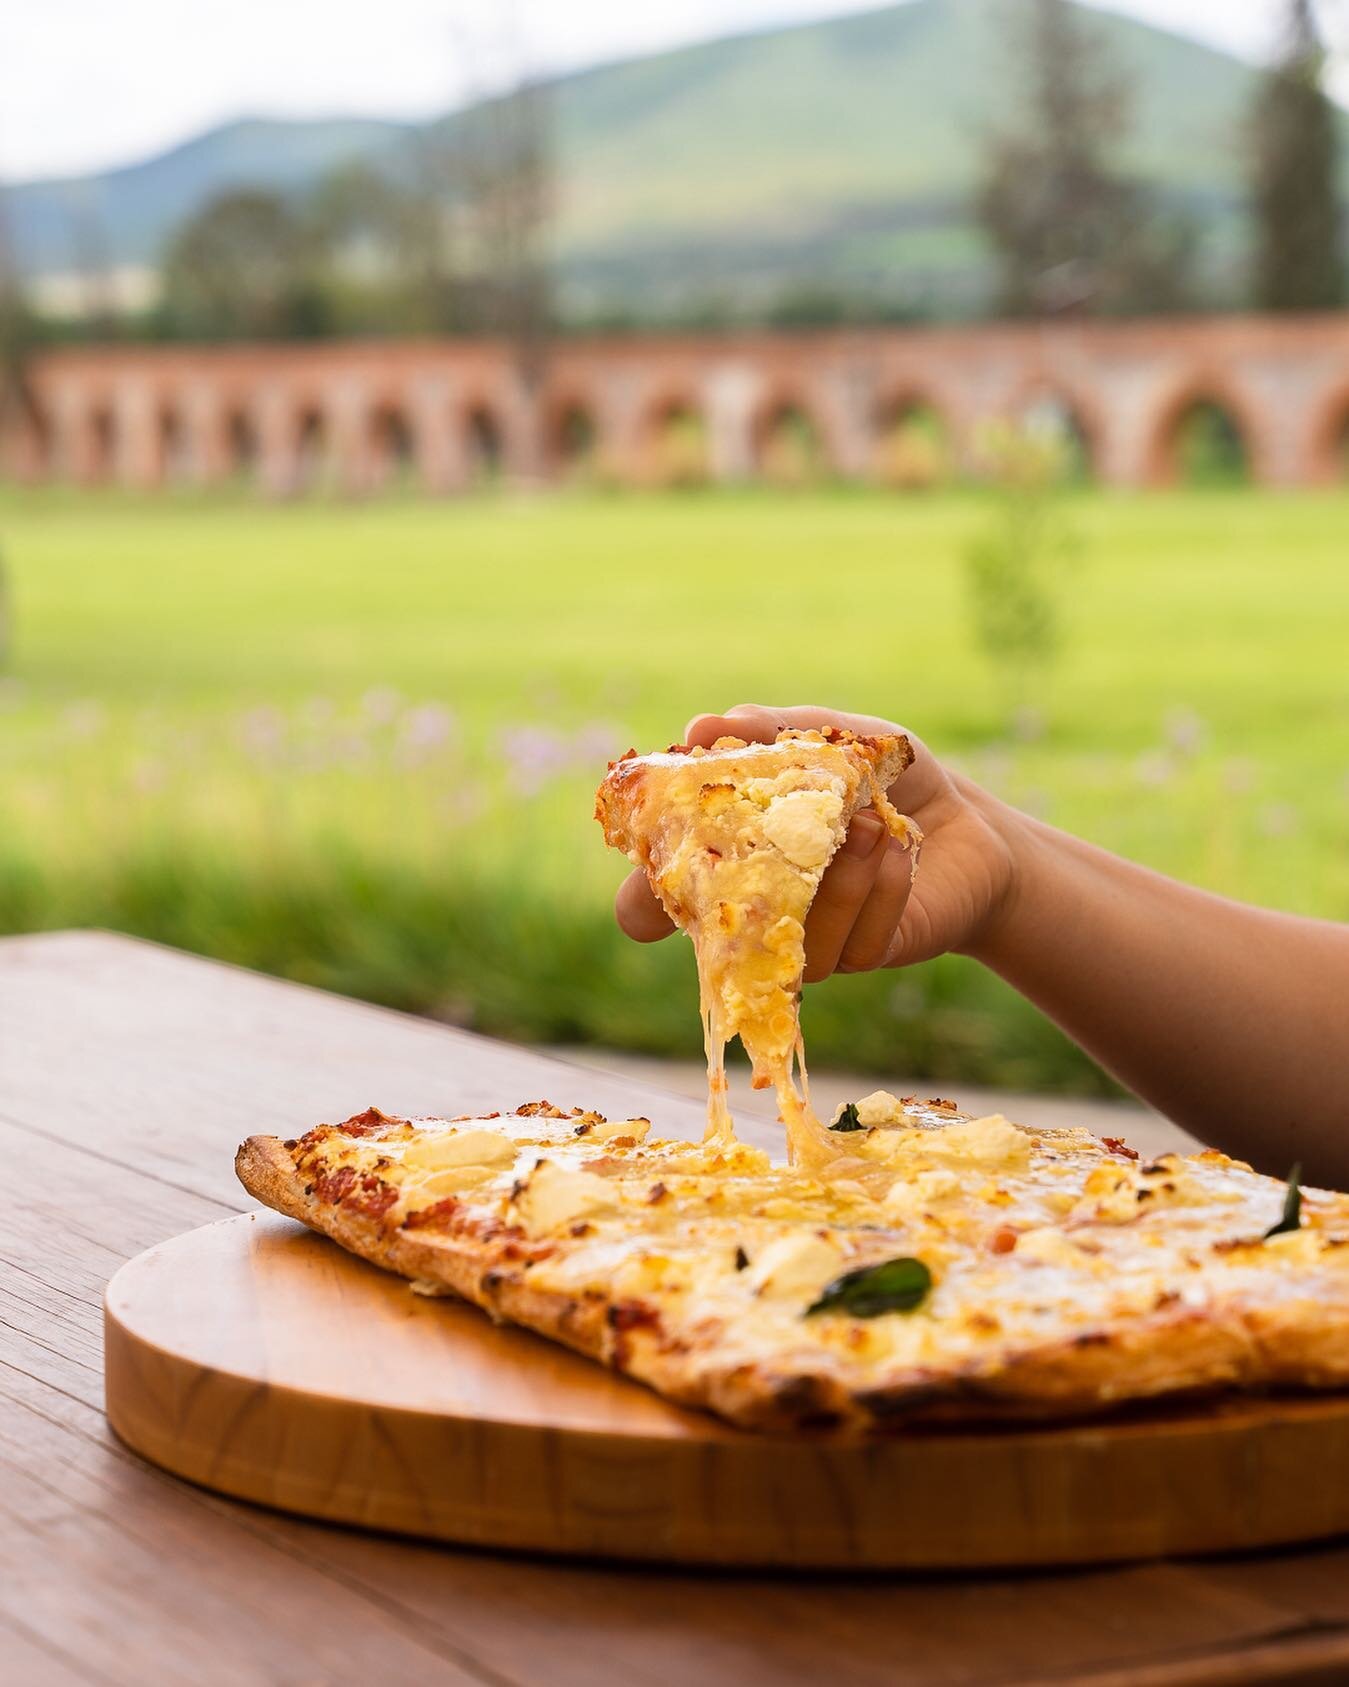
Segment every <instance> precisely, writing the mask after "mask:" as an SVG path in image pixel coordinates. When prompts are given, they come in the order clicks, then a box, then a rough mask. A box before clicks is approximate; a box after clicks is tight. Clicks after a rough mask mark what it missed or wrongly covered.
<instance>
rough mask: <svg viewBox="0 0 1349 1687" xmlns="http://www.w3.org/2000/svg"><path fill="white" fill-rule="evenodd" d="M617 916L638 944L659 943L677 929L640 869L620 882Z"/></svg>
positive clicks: (615, 901)
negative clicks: (660, 939)
mask: <svg viewBox="0 0 1349 1687" xmlns="http://www.w3.org/2000/svg"><path fill="white" fill-rule="evenodd" d="M614 916H615V918H616V919H617V920H618V924H619V927H620V929H621V930H622V931H624V932H626V933H627V935H628V936H629V937H631V938H635V939H636V941H637V942H638V943H655V942H656V941H657V940H658V939H659V938H662V937H668V936H669V935H670V933H671V932H672V931H673V930H674V926H673V925H672V924H671V921H670V916H669V915H668V914H667V913H666V912H665V910H664V908H662V907H661V905H660V902H659V901H658V900H657V898H656V893H655V891H653V890H652V888H651V886H650V884H649V883H648V881H647V876H646V874H645V873H644V872H642V871H641V869H640V868H639V869H638V870H637V871H636V872H633V873H629V874H628V876H627V878H626V879H624V881H623V883H622V884H621V885H619V887H618V895H617V896H616V897H615V898H614Z"/></svg>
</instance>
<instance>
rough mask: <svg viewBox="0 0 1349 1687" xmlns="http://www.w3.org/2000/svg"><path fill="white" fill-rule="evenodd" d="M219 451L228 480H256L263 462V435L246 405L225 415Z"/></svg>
mask: <svg viewBox="0 0 1349 1687" xmlns="http://www.w3.org/2000/svg"><path fill="white" fill-rule="evenodd" d="M221 431H222V436H223V437H222V441H221V448H222V453H223V466H224V472H225V476H226V478H227V479H231V480H240V481H244V482H249V481H252V480H255V479H256V478H257V475H258V470H259V468H260V467H261V463H262V435H261V432H260V430H259V428H258V424H257V422H256V420H255V419H254V416H253V413H252V411H251V410H250V409H249V408H248V407H247V405H242V404H236V405H232V406H231V407H230V409H228V410H227V411H226V412H225V418H224V425H223V428H222V430H221Z"/></svg>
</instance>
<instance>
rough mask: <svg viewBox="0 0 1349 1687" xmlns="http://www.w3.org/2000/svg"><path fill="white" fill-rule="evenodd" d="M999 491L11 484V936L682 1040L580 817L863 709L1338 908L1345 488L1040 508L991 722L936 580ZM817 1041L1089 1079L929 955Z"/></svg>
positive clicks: (3, 858) (1098, 495) (1082, 808)
mask: <svg viewBox="0 0 1349 1687" xmlns="http://www.w3.org/2000/svg"><path fill="white" fill-rule="evenodd" d="M992 496H993V495H992V494H990V493H988V492H981V491H978V490H968V491H948V492H941V493H934V494H932V495H930V496H921V497H913V496H910V497H907V498H905V497H896V496H894V495H892V494H887V493H884V492H878V491H874V490H864V489H860V488H837V489H827V488H826V489H815V490H804V489H803V490H800V491H797V492H782V491H769V490H762V489H744V490H738V491H706V492H702V493H697V494H684V495H674V494H667V495H658V494H652V493H632V494H628V493H607V494H606V493H599V492H579V491H578V492H573V493H569V494H568V493H558V494H553V495H547V496H536V497H520V496H508V495H501V496H496V497H490V496H489V497H478V498H469V499H463V500H460V501H458V502H455V503H445V502H434V501H430V500H414V499H411V498H408V499H399V498H396V497H393V498H386V499H384V500H382V501H379V502H372V503H366V504H359V505H357V504H349V503H339V502H325V501H321V500H315V501H308V502H297V503H292V504H287V505H282V506H270V507H269V506H265V505H259V504H257V503H255V502H253V501H250V500H249V499H247V498H246V497H244V496H242V495H240V496H230V495H224V494H212V495H209V496H208V495H205V494H196V495H194V494H190V493H179V494H177V495H173V496H164V495H160V496H155V497H132V496H129V495H126V494H121V493H117V492H112V491H106V492H102V493H92V492H74V491H70V490H60V489H55V488H43V489H29V490H18V489H10V490H8V491H6V492H4V493H3V495H0V531H2V532H3V534H4V536H5V563H6V572H7V576H8V608H7V619H8V623H9V637H10V642H11V658H10V661H9V663H8V665H7V667H6V669H5V671H4V674H3V677H0V928H3V929H5V930H8V931H22V930H35V929H41V928H47V927H60V926H78V925H100V926H111V927H115V928H117V929H121V930H124V931H128V932H133V933H139V934H142V935H145V936H147V937H151V938H156V939H159V940H161V941H164V942H168V943H173V944H177V945H180V946H182V947H184V948H187V949H192V950H197V951H199V952H202V953H206V954H211V955H216V956H219V957H222V958H224V959H227V960H232V961H237V962H240V963H243V964H245V965H249V966H256V967H261V968H265V969H267V970H269V971H273V972H277V973H281V974H284V975H286V976H289V977H292V978H298V979H301V980H304V981H307V982H310V983H313V984H317V985H321V986H324V987H326V988H331V989H336V990H342V991H348V992H351V993H353V994H356V995H359V996H364V997H367V998H369V999H371V1000H374V1001H379V1002H384V1003H388V1004H391V1005H393V1006H396V1007H400V1008H406V1009H411V1010H414V1011H417V1012H422V1013H428V1014H432V1015H436V1016H439V1017H443V1018H445V1019H448V1020H451V1021H453V1022H455V1023H460V1024H466V1025H470V1026H473V1027H475V1028H477V1029H479V1030H483V1031H488V1032H492V1033H495V1034H498V1035H503V1036H508V1037H520V1038H527V1039H547V1040H553V1041H562V1042H582V1041H594V1042H599V1043H605V1044H608V1045H610V1046H613V1047H618V1048H630V1049H639V1050H644V1051H649V1052H660V1053H670V1054H676V1053H677V1054H692V1053H694V1052H695V1051H696V1049H697V1019H696V1015H695V1013H694V985H693V979H692V966H691V957H690V954H689V952H688V946H687V945H686V944H684V943H683V942H682V941H681V942H680V943H677V944H676V943H669V944H664V945H660V946H658V947H657V948H655V949H642V948H638V947H636V946H634V945H632V944H630V943H628V942H627V941H626V940H624V939H623V938H621V937H620V935H619V934H618V932H617V931H616V929H615V928H614V926H613V923H612V920H611V916H610V913H609V902H610V897H611V895H612V891H613V889H614V887H615V885H616V883H617V881H618V879H619V877H620V876H621V874H622V872H623V870H624V864H623V863H622V862H621V861H620V860H619V859H618V858H617V857H615V856H612V855H610V854H609V852H607V851H606V850H605V848H604V845H603V842H602V839H601V837H600V834H599V831H598V828H597V827H596V826H595V824H594V822H593V820H592V818H591V805H592V797H593V789H594V786H595V784H596V782H597V780H598V778H599V776H600V775H601V773H602V771H603V768H604V765H605V762H606V760H607V759H608V758H609V757H611V756H614V755H617V754H619V753H620V752H621V751H623V750H625V749H626V748H627V747H628V746H629V745H630V744H632V745H637V746H640V747H643V748H649V747H652V746H656V745H663V744H665V743H666V742H668V741H670V740H671V739H672V738H675V737H677V736H678V735H679V733H680V731H681V728H682V725H683V723H684V721H685V719H686V718H687V716H688V715H690V714H692V713H693V712H695V711H697V710H700V709H704V708H714V707H715V708H720V707H724V706H727V705H729V704H731V703H734V702H738V701H746V700H762V701H779V702H796V701H821V702H826V703H829V704H833V705H836V706H838V707H840V708H850V709H858V710H865V711H868V712H874V713H879V714H881V715H888V716H891V717H893V718H894V719H896V720H899V721H901V722H903V723H904V724H905V725H907V726H909V727H910V728H912V729H913V730H915V731H916V732H918V733H919V734H920V735H922V736H923V737H925V738H926V739H927V740H928V741H929V742H930V743H931V744H932V745H933V746H934V747H935V748H936V749H938V751H939V752H940V753H942V754H944V755H945V756H947V757H948V758H949V759H950V760H951V761H953V762H954V763H956V764H957V765H959V766H960V767H962V768H964V769H965V770H966V771H968V772H969V773H970V774H971V775H973V776H974V777H975V778H977V779H979V780H981V781H982V782H983V783H985V784H987V785H988V786H990V787H991V788H992V789H994V790H995V791H997V792H999V793H1000V794H1002V795H1003V796H1005V797H1006V798H1008V799H1009V800H1011V801H1013V802H1016V803H1018V804H1020V805H1022V806H1025V807H1027V808H1029V809H1031V810H1033V811H1034V812H1036V813H1038V814H1041V815H1043V816H1045V817H1047V818H1048V819H1050V820H1052V821H1054V822H1055V823H1059V824H1062V825H1064V826H1066V827H1069V828H1071V829H1073V830H1074V831H1077V832H1080V833H1082V834H1084V835H1086V836H1088V837H1091V838H1094V839H1095V840H1096V841H1098V842H1100V843H1102V844H1105V845H1107V846H1108V847H1110V848H1113V849H1118V850H1121V851H1123V852H1125V853H1126V854H1128V855H1130V856H1132V857H1134V858H1135V859H1138V860H1141V861H1145V862H1148V863H1150V864H1152V865H1153V866H1156V867H1158V868H1160V869H1162V870H1164V871H1167V872H1171V873H1175V874H1179V875H1181V876H1184V877H1186V878H1189V879H1192V880H1195V881H1198V882H1202V883H1204V884H1206V885H1208V886H1210V887H1212V888H1214V889H1217V890H1220V891H1225V892H1229V893H1231V894H1233V895H1237V896H1241V897H1246V898H1251V899H1256V900H1260V901H1263V902H1267V903H1269V904H1271V905H1274V906H1278V907H1284V908H1289V909H1297V910H1303V911H1308V912H1317V913H1321V914H1326V915H1330V916H1332V917H1339V918H1349V711H1346V709H1345V706H1344V641H1343V630H1344V628H1345V626H1346V625H1349V570H1346V567H1345V562H1346V544H1345V535H1346V533H1347V532H1349V494H1346V493H1326V494H1324V495H1319V496H1311V495H1305V494H1304V495H1300V496H1297V497H1291V496H1281V495H1278V494H1274V493H1267V492H1257V491H1255V490H1252V489H1250V488H1233V489H1228V490H1221V489H1218V490H1203V491H1188V492H1173V493H1169V494H1155V495H1150V496H1146V497H1129V496H1125V495H1112V494H1107V493H1103V492H1099V491H1082V492H1079V493H1074V494H1070V495H1065V497H1064V498H1063V500H1062V507H1061V511H1060V515H1061V519H1062V520H1063V522H1064V523H1065V524H1066V526H1067V527H1068V528H1069V529H1071V531H1072V534H1073V536H1074V543H1075V550H1076V553H1077V554H1076V560H1075V561H1074V562H1073V564H1072V566H1071V568H1070V569H1069V571H1068V572H1067V573H1066V574H1065V579H1064V585H1063V588H1062V595H1063V602H1062V605H1061V617H1062V623H1063V632H1062V655H1061V660H1060V661H1059V663H1058V665H1057V668H1056V669H1055V671H1054V674H1053V676H1052V679H1049V680H1047V681H1046V682H1045V684H1044V685H1043V686H1042V687H1040V688H1039V689H1038V690H1037V691H1036V693H1035V696H1034V698H1033V700H1032V701H1030V702H1023V704H1022V706H1021V707H1020V709H1019V710H1018V711H1016V712H1015V713H1013V714H1011V715H1010V716H1009V714H1008V710H1007V706H1006V699H1005V694H1004V691H1003V690H1002V688H1001V686H1000V683H999V677H998V674H997V672H996V671H995V670H994V669H993V668H991V667H990V666H989V663H988V661H987V659H986V657H985V655H984V654H983V653H982V652H981V650H980V648H979V646H978V643H977V641H976V639H975V637H974V635H973V630H972V620H971V611H970V602H969V597H968V576H967V569H966V565H965V560H964V559H965V558H966V557H967V555H968V552H969V547H970V544H971V542H972V539H974V538H975V537H977V535H978V534H979V533H981V532H983V531H985V530H986V529H987V528H988V524H989V522H990V520H991V519H992V520H994V521H995V522H996V519H997V516H996V510H995V508H994V507H993V505H992V504H991V498H992ZM806 1018H807V1036H808V1039H809V1041H810V1045H811V1048H812V1055H813V1058H814V1059H815V1060H816V1061H817V1062H818V1063H819V1064H821V1065H822V1066H823V1065H829V1064H831V1063H832V1064H837V1063H840V1062H843V1061H847V1062H848V1063H850V1064H851V1065H853V1066H854V1067H857V1066H866V1067H870V1068H873V1069H875V1070H877V1071H885V1070H891V1071H903V1072H905V1073H906V1074H912V1075H914V1076H924V1077H931V1078H933V1079H948V1078H954V1077H957V1076H958V1077H960V1078H962V1079H964V1080H965V1081H968V1082H989V1083H998V1084H1005V1085H1008V1086H1014V1085H1027V1086H1030V1085H1038V1086H1042V1087H1046V1088H1061V1089H1068V1090H1074V1089H1075V1090H1091V1089H1100V1088H1102V1087H1103V1086H1104V1083H1105V1080H1103V1079H1102V1078H1101V1077H1100V1075H1099V1074H1097V1073H1096V1072H1095V1071H1094V1069H1093V1068H1091V1067H1090V1065H1089V1064H1088V1063H1087V1062H1086V1060H1085V1059H1084V1057H1082V1056H1081V1055H1079V1054H1078V1053H1077V1052H1076V1051H1075V1050H1073V1049H1072V1048H1071V1047H1070V1046H1069V1045H1067V1044H1066V1043H1065V1042H1064V1041H1063V1040H1062V1039H1061V1038H1060V1037H1059V1036H1058V1035H1057V1034H1056V1033H1055V1032H1054V1031H1053V1030H1052V1029H1051V1028H1050V1027H1048V1026H1047V1025H1045V1024H1044V1023H1043V1022H1042V1021H1040V1020H1039V1019H1038V1017H1037V1016H1036V1015H1035V1014H1034V1013H1033V1012H1032V1011H1031V1010H1030V1009H1029V1008H1027V1007H1026V1006H1025V1005H1024V1004H1023V1003H1021V1002H1020V1001H1019V1000H1018V999H1017V998H1015V997H1014V996H1013V995H1012V994H1011V993H1010V992H1008V991H1006V990H1004V989H1003V988H1002V987H1001V986H999V985H998V984H997V983H996V981H993V980H991V979H990V978H988V977H987V976H986V975H984V974H983V973H982V972H981V971H980V970H979V969H978V968H976V967H974V966H973V965H972V964H970V963H966V962H963V961H960V960H956V959H952V960H947V961H943V962H941V963H938V964H935V965H933V966H929V967H925V968H921V969H916V970H913V971H911V972H906V973H904V974H884V975H876V976H871V977H862V978H838V979H834V980H831V981H829V982H828V983H827V984H825V985H822V986H818V987H816V988H814V989H812V990H810V991H808V992H807V1004H806Z"/></svg>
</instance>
